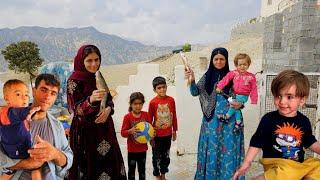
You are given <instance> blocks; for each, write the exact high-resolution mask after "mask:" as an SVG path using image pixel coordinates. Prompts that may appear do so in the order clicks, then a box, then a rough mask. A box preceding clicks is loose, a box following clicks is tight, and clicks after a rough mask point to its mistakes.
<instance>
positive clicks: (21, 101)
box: [4, 84, 29, 107]
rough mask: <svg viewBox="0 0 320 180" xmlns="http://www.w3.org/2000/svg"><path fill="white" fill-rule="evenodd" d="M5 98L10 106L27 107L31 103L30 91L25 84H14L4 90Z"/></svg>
mask: <svg viewBox="0 0 320 180" xmlns="http://www.w3.org/2000/svg"><path fill="white" fill-rule="evenodd" d="M4 100H5V101H6V102H7V105H8V106H10V107H26V106H28V103H29V91H28V88H27V86H26V85H25V84H14V85H11V86H10V87H9V88H7V89H6V90H5V92H4Z"/></svg>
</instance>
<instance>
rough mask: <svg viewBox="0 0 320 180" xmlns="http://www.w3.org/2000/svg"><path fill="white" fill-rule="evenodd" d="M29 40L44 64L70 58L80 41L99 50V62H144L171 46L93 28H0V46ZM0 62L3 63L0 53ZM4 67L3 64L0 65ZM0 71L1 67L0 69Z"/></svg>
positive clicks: (69, 59) (75, 51)
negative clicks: (148, 42) (155, 44)
mask: <svg viewBox="0 0 320 180" xmlns="http://www.w3.org/2000/svg"><path fill="white" fill-rule="evenodd" d="M26 40H27V41H32V42H35V43H36V44H38V46H39V48H40V56H41V57H42V58H44V60H45V63H49V62H55V61H72V60H73V58H74V56H75V55H76V53H77V50H78V48H79V47H80V46H81V45H82V44H86V43H92V44H95V45H96V46H97V47H98V48H99V49H100V51H101V55H102V64H103V65H108V64H123V63H130V62H136V61H144V60H150V59H153V58H156V57H158V56H161V55H163V54H167V53H170V52H171V50H172V49H174V47H159V46H150V45H144V44H142V43H140V42H137V41H130V40H125V39H123V38H120V37H118V36H115V35H110V34H106V33H102V32H99V31H98V30H96V29H95V28H94V27H85V28H52V27H50V28H43V27H37V26H33V27H24V26H23V27H18V28H15V29H9V28H4V29H0V49H4V48H5V47H6V46H8V45H9V44H11V43H13V42H19V41H26ZM0 63H1V64H6V62H5V60H4V58H3V56H2V55H1V56H0ZM1 67H2V68H5V67H6V66H1ZM2 70H3V69H2Z"/></svg>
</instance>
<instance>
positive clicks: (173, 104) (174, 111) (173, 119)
mask: <svg viewBox="0 0 320 180" xmlns="http://www.w3.org/2000/svg"><path fill="white" fill-rule="evenodd" d="M172 108H173V109H172V114H173V117H172V127H173V131H177V130H178V121H177V113H176V103H175V101H174V99H173V98H172Z"/></svg>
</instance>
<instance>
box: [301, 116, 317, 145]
mask: <svg viewBox="0 0 320 180" xmlns="http://www.w3.org/2000/svg"><path fill="white" fill-rule="evenodd" d="M305 122H306V125H305V131H304V132H303V133H304V135H303V139H302V142H303V147H305V148H309V147H310V146H311V145H312V144H313V143H315V142H317V139H316V138H315V137H314V135H312V127H311V124H310V120H309V119H308V118H307V117H305Z"/></svg>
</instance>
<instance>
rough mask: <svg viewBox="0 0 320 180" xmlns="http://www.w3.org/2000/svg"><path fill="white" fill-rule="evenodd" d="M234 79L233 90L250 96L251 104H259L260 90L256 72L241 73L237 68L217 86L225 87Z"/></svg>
mask: <svg viewBox="0 0 320 180" xmlns="http://www.w3.org/2000/svg"><path fill="white" fill-rule="evenodd" d="M231 80H232V81H233V90H234V93H235V94H239V95H245V96H249V95H250V99H251V104H257V101H258V91H257V83H256V77H255V75H254V74H252V73H249V72H246V73H243V74H240V73H239V72H238V71H237V70H233V71H230V72H229V73H228V74H227V75H226V76H225V77H224V78H223V79H222V80H221V81H219V83H218V85H217V88H219V89H223V88H224V87H225V86H226V85H228V84H229V82H230V81H231Z"/></svg>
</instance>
